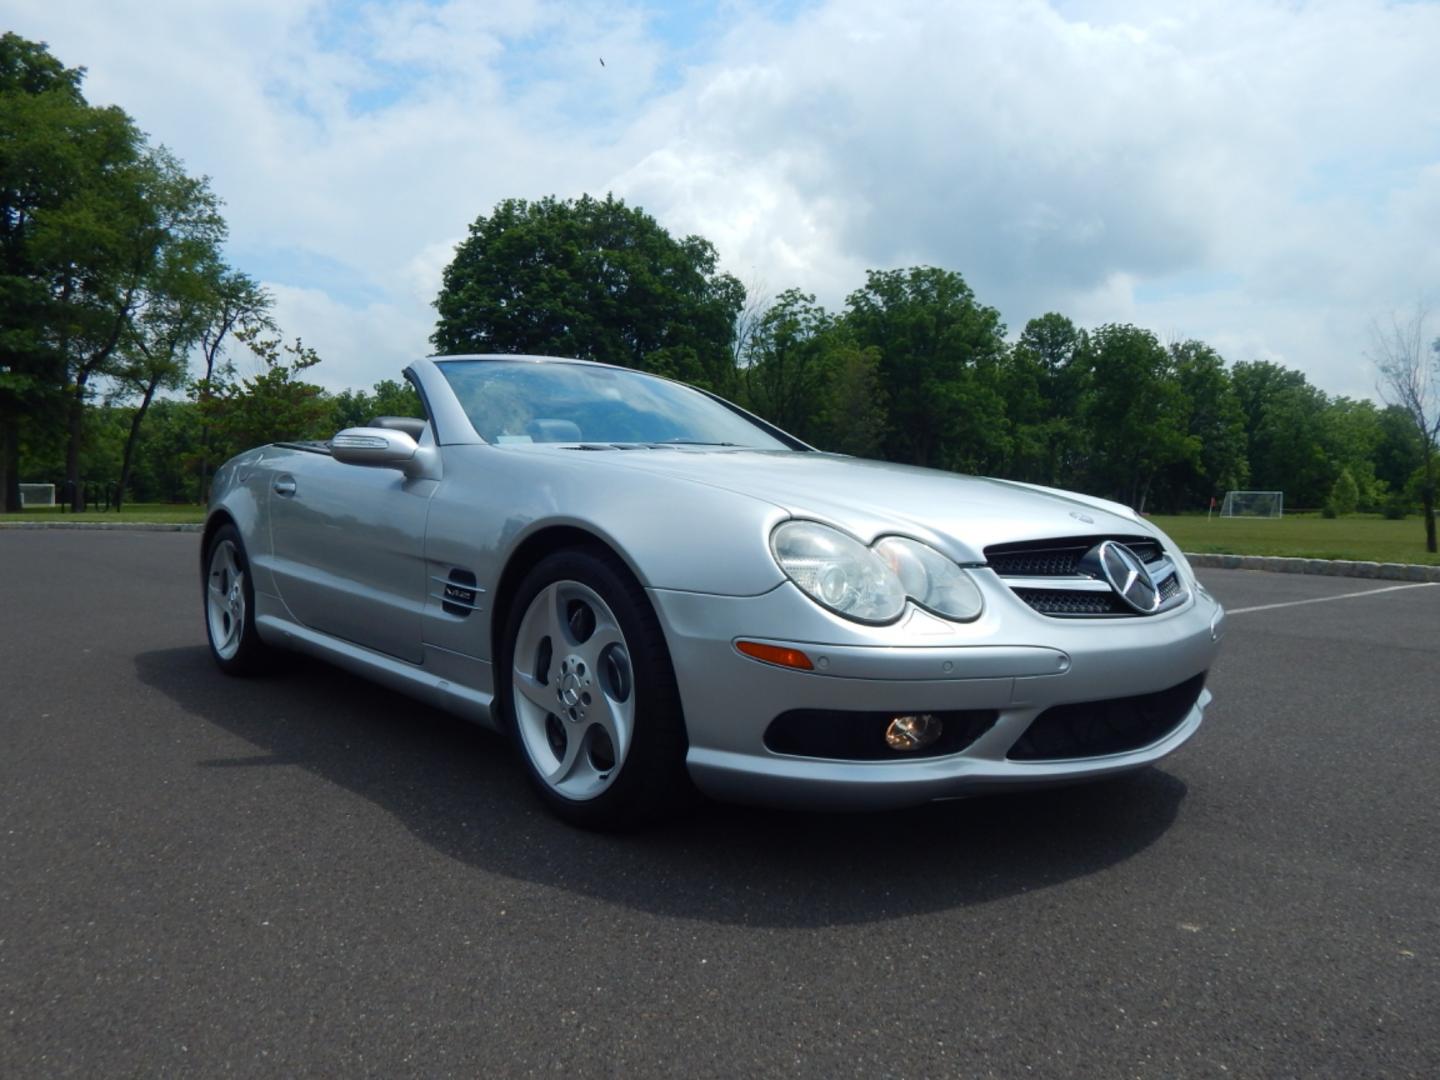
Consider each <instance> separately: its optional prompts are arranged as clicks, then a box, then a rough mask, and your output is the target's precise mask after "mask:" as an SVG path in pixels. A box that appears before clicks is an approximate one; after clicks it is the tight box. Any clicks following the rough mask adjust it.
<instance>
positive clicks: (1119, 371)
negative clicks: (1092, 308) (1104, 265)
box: [1082, 324, 1200, 511]
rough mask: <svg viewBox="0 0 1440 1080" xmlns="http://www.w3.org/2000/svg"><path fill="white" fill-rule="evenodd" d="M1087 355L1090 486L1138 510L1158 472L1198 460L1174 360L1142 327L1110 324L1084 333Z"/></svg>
mask: <svg viewBox="0 0 1440 1080" xmlns="http://www.w3.org/2000/svg"><path fill="white" fill-rule="evenodd" d="M1089 356H1090V368H1091V371H1092V373H1093V378H1092V382H1091V386H1090V389H1089V390H1088V392H1087V394H1086V397H1085V400H1084V402H1083V404H1082V414H1083V416H1084V419H1085V423H1086V427H1087V429H1088V431H1089V440H1090V445H1091V447H1092V452H1093V453H1092V459H1091V463H1090V474H1091V478H1092V479H1091V485H1090V486H1091V487H1092V489H1097V490H1099V491H1103V492H1105V493H1107V494H1109V495H1110V496H1111V497H1113V498H1116V499H1119V500H1120V501H1122V502H1125V503H1128V504H1129V505H1130V506H1133V507H1134V508H1135V509H1137V510H1142V511H1143V510H1144V509H1145V506H1146V503H1147V501H1148V498H1149V495H1150V488H1151V485H1152V484H1153V483H1154V481H1155V478H1156V476H1157V475H1158V474H1159V473H1160V472H1161V471H1162V470H1164V469H1167V468H1171V467H1174V466H1178V465H1187V466H1190V467H1194V466H1195V464H1196V463H1197V461H1198V459H1199V454H1200V440H1199V439H1198V438H1197V437H1195V436H1194V435H1191V434H1190V432H1189V430H1188V424H1189V415H1188V410H1187V408H1186V402H1185V397H1184V394H1183V393H1182V391H1181V389H1180V383H1179V380H1178V379H1177V378H1176V377H1175V371H1174V360H1173V358H1172V357H1171V355H1170V353H1169V352H1168V351H1167V350H1166V349H1165V347H1164V346H1163V345H1161V344H1160V342H1159V341H1158V340H1157V339H1156V337H1155V335H1154V334H1153V333H1151V332H1150V331H1149V330H1142V329H1140V328H1139V327H1136V326H1129V325H1124V326H1119V325H1114V324H1111V325H1107V326H1102V327H1100V329H1098V330H1096V331H1095V333H1094V334H1093V335H1091V338H1090V345H1089Z"/></svg>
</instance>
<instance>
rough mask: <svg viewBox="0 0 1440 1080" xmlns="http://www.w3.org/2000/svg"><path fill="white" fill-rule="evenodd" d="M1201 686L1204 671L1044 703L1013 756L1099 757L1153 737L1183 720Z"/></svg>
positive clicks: (1138, 745) (1159, 736) (1146, 743)
mask: <svg viewBox="0 0 1440 1080" xmlns="http://www.w3.org/2000/svg"><path fill="white" fill-rule="evenodd" d="M1204 688H1205V672H1203V671H1202V672H1201V673H1200V674H1199V675H1196V676H1195V677H1194V678H1190V679H1186V680H1185V681H1184V682H1183V683H1180V684H1179V685H1178V686H1172V687H1170V688H1169V689H1168V690H1159V691H1156V692H1155V693H1153V694H1140V695H1138V696H1136V697H1124V698H1110V699H1108V700H1105V701H1084V702H1079V703H1076V704H1073V705H1056V706H1054V707H1052V708H1049V709H1046V710H1045V711H1044V712H1042V713H1041V714H1040V715H1039V716H1037V717H1036V718H1035V720H1034V722H1033V723H1032V724H1031V725H1030V726H1029V727H1028V728H1026V729H1025V734H1023V735H1021V736H1020V738H1018V739H1016V740H1015V745H1014V746H1012V747H1011V748H1010V752H1009V753H1008V754H1006V755H1005V756H1006V757H1008V758H1009V759H1010V760H1011V761H1057V760H1061V761H1063V760H1070V759H1073V758H1089V757H1103V756H1104V755H1106V754H1123V753H1125V752H1126V751H1129V750H1139V749H1141V748H1142V747H1146V746H1150V745H1151V744H1152V743H1157V742H1159V741H1160V740H1161V739H1163V738H1165V736H1167V735H1169V734H1170V733H1171V732H1172V731H1174V730H1175V729H1176V728H1177V727H1179V726H1180V725H1181V723H1183V722H1184V720H1185V717H1186V716H1188V715H1189V714H1190V710H1191V708H1193V707H1194V705H1195V702H1196V701H1197V700H1199V698H1200V691H1201V690H1203V689H1204Z"/></svg>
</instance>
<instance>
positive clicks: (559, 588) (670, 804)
mask: <svg viewBox="0 0 1440 1080" xmlns="http://www.w3.org/2000/svg"><path fill="white" fill-rule="evenodd" d="M505 643H506V647H505V656H504V660H503V663H502V664H501V666H500V667H499V668H498V672H504V673H505V674H504V676H502V679H503V682H502V686H503V688H504V698H505V700H504V701H503V703H502V708H503V710H504V713H503V715H504V719H505V720H506V722H507V723H508V724H509V727H510V731H511V733H512V735H513V736H514V739H515V743H516V746H517V748H518V749H519V751H520V756H521V758H522V760H523V761H524V762H525V766H526V770H527V772H528V773H529V775H530V779H531V781H532V783H533V784H534V786H535V788H536V790H537V791H538V792H539V793H540V796H541V798H542V799H544V800H545V802H546V803H547V804H548V805H549V806H550V807H551V809H553V810H554V811H555V812H556V813H558V814H559V815H560V816H561V817H563V818H565V819H566V820H567V821H570V822H573V823H575V824H578V825H582V826H586V827H590V828H621V827H626V826H632V825H637V824H641V823H644V822H647V821H653V820H656V819H658V818H660V817H662V816H664V815H665V814H666V813H668V812H671V811H673V810H674V809H675V808H677V806H679V805H680V804H682V803H683V802H685V801H686V798H687V796H688V794H689V790H690V789H689V778H688V775H687V774H686V772H685V750H686V741H685V728H684V722H683V720H682V717H681V711H680V701H679V693H678V691H677V690H676V686H675V676H674V672H673V670H672V669H671V666H670V657H669V654H668V652H667V651H666V649H665V643H664V640H663V638H662V636H661V633H660V626H659V623H658V621H657V620H656V618H655V614H654V612H653V611H652V610H651V608H650V605H649V601H648V600H646V598H645V594H644V592H643V591H642V590H641V588H640V586H639V585H638V584H637V583H636V582H635V581H634V579H633V578H632V577H631V576H630V574H629V572H628V571H627V570H626V569H625V567H624V566H623V565H622V564H620V563H619V562H618V561H617V560H615V559H614V557H613V556H610V555H609V554H608V553H602V552H598V551H596V552H591V551H566V552H560V553H557V554H554V555H551V556H549V557H547V558H545V559H543V560H542V561H541V562H540V563H539V564H538V565H537V566H536V567H535V569H533V570H532V571H531V572H530V573H529V574H528V575H526V577H525V580H524V581H523V582H521V585H520V588H519V590H518V591H517V592H516V595H515V599H514V602H513V603H512V604H511V607H510V614H509V618H508V619H507V627H506V634H505ZM500 681H501V680H497V682H500Z"/></svg>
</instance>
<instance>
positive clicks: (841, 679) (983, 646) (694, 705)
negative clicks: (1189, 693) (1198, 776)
mask: <svg viewBox="0 0 1440 1080" xmlns="http://www.w3.org/2000/svg"><path fill="white" fill-rule="evenodd" d="M976 577H977V580H979V581H980V584H981V588H982V591H983V592H984V593H985V601H986V609H985V613H984V614H983V615H982V616H981V618H980V619H979V620H978V621H977V622H975V623H970V624H964V625H957V624H953V623H948V622H944V621H942V620H939V619H935V618H933V617H931V616H929V615H927V614H926V613H924V612H922V611H914V612H912V613H910V614H909V615H908V616H906V617H902V619H901V620H900V621H899V622H898V623H897V624H895V625H894V626H889V627H864V626H860V625H858V624H854V623H850V622H848V621H846V620H843V619H840V618H839V617H838V616H833V615H831V614H830V613H828V612H826V611H824V610H823V609H821V608H819V607H818V606H817V605H815V604H814V603H812V602H811V601H810V600H809V599H808V598H806V597H805V596H804V595H803V594H801V593H800V592H799V591H798V590H797V589H796V588H795V587H794V586H793V585H791V584H789V583H788V582H787V583H786V584H783V585H780V586H778V587H777V588H775V589H773V590H771V591H770V592H768V593H765V594H763V595H761V596H753V597H725V596H714V595H708V594H701V593H685V592H674V591H668V590H651V591H650V596H651V599H652V601H653V603H654V606H655V609H656V612H657V614H658V615H659V617H660V620H661V623H662V624H663V627H664V631H665V635H666V640H667V642H668V644H669V647H670V653H671V657H672V659H673V660H674V665H675V671H676V676H677V679H678V681H679V687H680V695H681V700H682V703H683V706H684V709H685V721H686V727H687V731H688V735H689V740H690V751H689V756H688V758H687V763H688V766H689V769H690V773H691V776H692V778H693V779H694V781H695V783H696V785H697V786H698V787H699V788H700V789H701V790H702V791H704V792H706V793H707V794H710V795H713V796H715V797H716V798H720V799H724V800H726V801H731V802H747V803H759V804H767V805H790V806H801V807H813V808H856V809H859V808H882V807H895V806H907V805H914V804H919V803H924V802H930V801H933V800H937V799H953V798H963V797H966V796H969V795H975V794H979V793H982V792H988V791H997V790H1005V789H1013V788H1022V787H1032V786H1045V785H1054V784H1063V783H1071V782H1075V781H1080V780H1087V779H1098V778H1100V777H1104V776H1110V775H1114V774H1116V773H1121V772H1126V771H1129V770H1132V769H1137V768H1141V767H1144V766H1146V765H1149V764H1151V763H1153V762H1155V761H1158V760H1160V759H1161V758H1163V757H1165V756H1166V755H1167V754H1169V753H1172V752H1173V751H1175V750H1176V749H1178V748H1179V747H1180V746H1181V745H1183V744H1184V743H1185V741H1186V740H1187V739H1189V738H1190V737H1191V736H1192V735H1193V734H1194V733H1195V731H1196V730H1197V729H1198V728H1199V726H1200V722H1201V718H1202V715H1203V712H1204V709H1205V707H1206V706H1207V705H1208V704H1209V702H1210V699H1211V696H1210V693H1209V691H1208V690H1207V691H1203V692H1202V693H1201V694H1200V696H1199V698H1198V700H1197V701H1196V702H1195V704H1194V705H1193V707H1191V708H1190V709H1189V711H1188V713H1187V714H1186V715H1185V716H1184V717H1183V719H1181V720H1180V721H1179V723H1178V724H1177V725H1175V726H1173V727H1172V728H1170V729H1169V730H1167V731H1166V732H1165V733H1164V734H1163V735H1162V736H1161V737H1160V738H1158V739H1157V740H1156V741H1154V742H1152V743H1150V744H1148V745H1145V746H1141V747H1139V748H1137V749H1134V750H1128V751H1125V752H1122V753H1112V754H1105V755H1101V756H1094V757H1079V758H1068V759H1065V760H1051V761H1015V760H1011V759H1009V758H1007V756H1006V755H1007V753H1008V752H1009V751H1010V749H1011V747H1012V746H1013V745H1014V744H1015V742H1016V740H1017V739H1019V738H1020V736H1021V735H1022V734H1023V733H1024V732H1025V730H1026V728H1027V727H1029V726H1030V724H1031V722H1032V721H1033V720H1035V718H1036V717H1037V716H1039V715H1040V714H1041V713H1042V712H1044V711H1045V710H1046V709H1048V708H1050V707H1051V706H1055V705H1065V704H1072V703H1077V702H1090V701H1103V700H1108V699H1114V698H1125V697H1131V696H1135V695H1141V694H1150V693H1154V692H1158V691H1162V690H1165V689H1167V688H1169V687H1173V686H1176V685H1177V684H1179V683H1182V682H1184V681H1185V680H1187V679H1190V678H1192V677H1194V676H1196V675H1198V674H1200V673H1202V672H1205V671H1207V670H1208V669H1209V668H1210V666H1211V664H1212V662H1213V661H1214V658H1215V654H1216V651H1217V649H1218V646H1219V640H1220V638H1221V636H1222V635H1223V629H1224V612H1223V610H1222V609H1221V608H1220V605H1219V604H1218V603H1217V602H1216V601H1215V600H1214V599H1213V598H1212V597H1210V596H1209V595H1208V594H1207V593H1204V592H1203V591H1200V590H1193V591H1192V595H1191V597H1190V599H1189V600H1187V601H1186V602H1185V603H1184V604H1183V605H1181V606H1180V607H1178V608H1176V609H1175V610H1174V611H1171V612H1167V613H1166V614H1164V615H1158V616H1151V617H1148V618H1140V617H1137V618H1127V619H1055V618H1050V617H1047V616H1044V615H1040V614H1038V613H1037V612H1035V611H1033V610H1032V609H1030V608H1029V607H1028V606H1027V605H1026V604H1025V603H1024V602H1023V601H1021V600H1020V599H1019V598H1018V597H1016V596H1015V595H1014V594H1013V593H1011V592H1010V590H1009V589H1008V588H1007V587H1006V586H1005V585H1004V583H1003V582H1001V580H1000V579H999V578H998V577H995V576H994V575H993V574H992V573H990V572H989V571H979V572H976ZM737 639H746V640H750V641H764V642H771V643H775V644H782V645H788V646H793V647H795V648H799V649H801V650H802V651H804V652H805V653H806V654H807V655H808V656H810V657H811V658H812V660H813V661H814V663H815V668H816V670H815V671H813V672H804V671H797V670H793V669H788V668H782V667H777V666H774V665H770V664H765V663H761V662H759V661H756V660H753V659H751V658H749V657H746V656H743V655H741V654H740V653H739V652H737V651H736V649H735V646H734V643H735V641H736V640H737ZM792 709H811V710H851V711H853V710H865V711H876V712H893V713H896V714H900V713H920V712H944V711H950V710H975V709H983V710H994V711H996V712H997V713H998V718H997V720H996V722H995V723H994V725H993V726H992V727H990V729H989V730H988V731H986V732H985V734H983V735H981V736H980V737H979V738H978V739H977V740H976V741H975V742H973V743H971V744H970V745H969V746H968V747H966V748H964V749H963V750H961V751H959V752H956V753H952V754H949V755H947V756H942V757H926V758H915V759H909V758H895V759H890V760H883V761H853V760H834V759H823V758H814V757H801V756H795V755H790V754H779V753H775V752H773V751H772V750H770V749H769V748H768V747H767V746H766V745H765V732H766V729H767V728H768V727H769V725H770V723H771V722H772V721H773V720H774V719H775V718H776V717H777V716H779V715H780V714H782V713H785V712H787V711H789V710H792Z"/></svg>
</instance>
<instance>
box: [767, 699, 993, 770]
mask: <svg viewBox="0 0 1440 1080" xmlns="http://www.w3.org/2000/svg"><path fill="white" fill-rule="evenodd" d="M907 711H910V710H906V709H896V710H895V711H893V712H852V711H850V710H848V709H791V710H790V711H789V712H784V713H781V714H780V715H779V716H777V717H776V718H775V719H774V720H772V721H771V722H770V726H769V727H768V728H766V729H765V746H766V747H767V748H768V749H769V750H771V751H772V752H774V753H776V754H793V755H795V756H797V757H816V758H833V759H836V760H840V761H899V760H903V759H909V758H922V757H940V756H941V755H944V754H956V753H959V752H960V751H961V750H964V749H965V748H966V747H967V746H969V745H970V744H971V743H973V742H974V741H975V740H976V739H978V738H980V736H981V735H984V734H985V732H987V731H989V730H990V729H991V728H992V727H994V726H995V721H996V719H997V718H998V717H999V715H1000V714H999V713H997V712H995V711H994V710H993V709H969V710H964V711H951V712H937V713H933V714H932V715H934V716H935V717H936V718H938V719H939V720H940V722H941V724H942V725H943V726H942V728H941V732H940V737H939V738H938V739H936V740H935V742H933V743H931V744H930V745H929V746H927V747H925V748H924V749H922V750H912V751H900V750H892V749H890V747H889V746H888V745H887V744H886V742H885V729H886V727H888V726H889V724H890V721H891V720H893V719H895V717H897V716H900V715H902V714H903V713H905V712H907Z"/></svg>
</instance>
